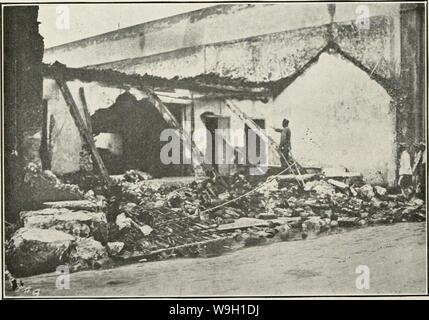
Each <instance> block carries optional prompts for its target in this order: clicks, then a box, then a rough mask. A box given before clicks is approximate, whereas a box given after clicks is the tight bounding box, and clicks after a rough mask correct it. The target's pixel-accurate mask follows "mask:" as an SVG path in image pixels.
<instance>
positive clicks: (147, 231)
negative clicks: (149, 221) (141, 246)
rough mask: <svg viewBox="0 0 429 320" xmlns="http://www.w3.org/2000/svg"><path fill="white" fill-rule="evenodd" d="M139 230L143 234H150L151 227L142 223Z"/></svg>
mask: <svg viewBox="0 0 429 320" xmlns="http://www.w3.org/2000/svg"><path fill="white" fill-rule="evenodd" d="M140 230H141V232H142V233H143V235H144V236H148V235H150V234H151V233H152V231H153V229H152V228H151V227H150V226H148V225H144V226H142V227H140Z"/></svg>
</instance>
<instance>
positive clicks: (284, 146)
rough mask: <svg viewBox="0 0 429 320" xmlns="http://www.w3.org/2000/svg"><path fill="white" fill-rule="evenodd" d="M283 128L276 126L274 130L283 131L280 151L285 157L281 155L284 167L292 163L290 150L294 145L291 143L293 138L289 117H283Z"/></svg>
mask: <svg viewBox="0 0 429 320" xmlns="http://www.w3.org/2000/svg"><path fill="white" fill-rule="evenodd" d="M282 127H283V128H282V129H276V128H274V130H275V131H276V132H280V133H281V137H280V151H281V152H282V154H283V156H284V157H281V159H280V160H281V162H282V166H283V167H287V166H288V165H289V164H290V160H291V157H290V151H291V150H292V146H291V143H290V138H291V131H290V128H289V120H288V119H283V122H282Z"/></svg>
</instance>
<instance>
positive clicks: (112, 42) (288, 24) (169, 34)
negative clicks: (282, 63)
mask: <svg viewBox="0 0 429 320" xmlns="http://www.w3.org/2000/svg"><path fill="white" fill-rule="evenodd" d="M365 5H366V6H367V8H368V11H367V13H368V14H369V16H370V17H374V16H380V15H382V16H390V17H395V18H396V19H397V20H399V4H396V3H382V4H380V3H368V4H365ZM359 6H361V4H357V3H337V4H336V14H335V21H336V22H343V21H355V20H356V19H358V18H359V17H360V16H361V15H362V12H363V11H359ZM360 10H366V9H365V8H364V9H362V8H360ZM329 22H330V16H329V13H328V9H327V5H326V3H308V4H305V3H304V4H303V3H277V4H224V5H218V6H214V7H209V8H205V9H202V10H198V11H194V12H190V13H185V14H181V15H178V16H173V17H168V18H165V19H160V20H157V21H152V22H148V23H144V24H140V25H136V26H132V27H129V28H124V29H120V30H116V31H112V32H110V33H106V34H102V35H99V36H95V37H91V38H87V39H83V40H79V41H75V42H72V43H70V44H65V45H61V46H57V47H53V48H49V49H47V50H45V56H44V62H46V63H52V62H54V61H55V60H58V61H60V62H62V63H64V64H66V65H68V66H70V67H81V66H87V65H95V64H100V63H107V62H112V61H118V60H123V59H131V58H136V57H148V56H151V55H156V54H160V53H165V52H172V51H176V50H179V49H183V48H191V47H197V46H203V45H207V44H213V43H221V42H225V41H233V40H238V39H244V38H249V37H254V36H258V35H264V34H270V33H275V32H282V31H288V30H296V29H301V28H307V27H314V26H320V25H323V24H328V23H329Z"/></svg>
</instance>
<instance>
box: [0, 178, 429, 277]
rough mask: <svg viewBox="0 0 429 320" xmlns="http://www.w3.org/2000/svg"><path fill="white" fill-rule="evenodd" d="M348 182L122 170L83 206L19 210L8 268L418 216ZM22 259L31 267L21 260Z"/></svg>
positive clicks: (80, 263)
mask: <svg viewBox="0 0 429 320" xmlns="http://www.w3.org/2000/svg"><path fill="white" fill-rule="evenodd" d="M352 177H353V180H350V176H349V175H345V176H344V177H337V178H335V179H334V178H325V177H323V176H321V175H319V174H309V175H306V176H305V179H303V180H304V181H305V184H304V186H302V185H300V184H298V183H297V181H296V179H295V178H294V177H292V176H290V175H284V176H271V177H269V178H268V179H264V178H261V177H253V176H245V175H241V174H235V175H233V176H230V177H225V178H224V179H225V181H226V183H224V182H220V181H216V180H215V179H205V180H195V181H190V182H189V183H186V184H162V183H156V184H151V183H146V182H147V181H148V179H150V178H151V177H150V176H148V175H146V174H144V173H141V172H129V173H128V174H127V175H124V176H123V177H120V178H117V179H114V180H113V181H114V182H113V183H112V184H111V185H108V186H105V187H103V188H94V190H97V191H94V190H89V191H87V193H86V195H85V197H86V200H74V201H56V202H46V203H44V205H43V206H44V207H45V209H40V210H33V211H27V212H22V213H21V215H20V217H21V219H20V227H21V228H20V229H18V230H17V231H16V232H15V234H13V235H12V237H11V239H10V240H9V241H8V247H7V254H8V259H7V261H8V266H9V270H10V271H11V272H12V273H13V274H14V275H15V276H27V275H31V274H36V273H41V272H51V271H54V270H55V268H56V267H57V266H58V265H59V264H66V265H69V266H70V270H71V271H77V270H84V269H91V268H103V267H108V266H112V265H115V264H120V263H126V262H130V261H149V260H156V259H166V258H170V257H196V256H213V255H218V254H221V253H223V252H225V251H226V250H231V249H232V248H237V247H240V246H253V245H261V244H265V243H268V242H270V241H288V240H292V239H301V238H302V239H305V238H307V237H308V236H309V235H317V234H320V233H323V232H337V230H339V229H340V228H350V227H361V226H366V225H374V224H387V223H394V222H403V221H424V220H425V219H426V212H425V204H424V201H423V200H420V199H417V198H415V199H410V200H408V199H404V198H403V197H402V196H401V195H396V194H389V193H388V192H387V190H386V189H385V188H383V187H380V186H372V185H369V184H365V183H364V182H363V181H362V179H361V178H360V179H359V178H358V177H359V176H358V175H357V174H353V175H352ZM99 190H104V191H103V192H100V191H99ZM47 233H49V234H50V233H55V237H51V236H49V237H46V236H45V235H46V234H47ZM48 238H49V241H47V240H46V239H48ZM51 239H57V240H58V241H57V240H55V241H51ZM23 248H25V250H24V249H23ZM30 251H31V252H32V257H31V258H28V257H27V256H26V255H25V252H30ZM27 259H29V260H28V261H30V262H31V263H24V262H26V261H27Z"/></svg>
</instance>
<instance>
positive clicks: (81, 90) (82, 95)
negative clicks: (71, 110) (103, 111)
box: [79, 87, 93, 134]
mask: <svg viewBox="0 0 429 320" xmlns="http://www.w3.org/2000/svg"><path fill="white" fill-rule="evenodd" d="M79 97H80V101H81V102H82V109H83V115H84V117H85V122H86V127H87V128H88V131H89V133H91V134H92V132H93V131H92V123H91V115H90V114H89V109H88V104H87V103H86V98H85V89H84V88H83V87H80V88H79Z"/></svg>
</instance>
